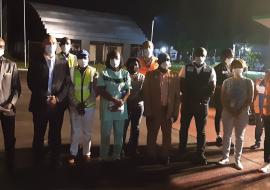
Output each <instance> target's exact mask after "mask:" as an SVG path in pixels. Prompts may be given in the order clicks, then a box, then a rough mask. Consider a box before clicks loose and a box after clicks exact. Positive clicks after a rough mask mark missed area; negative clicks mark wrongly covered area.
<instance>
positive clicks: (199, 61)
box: [194, 57, 206, 65]
mask: <svg viewBox="0 0 270 190" xmlns="http://www.w3.org/2000/svg"><path fill="white" fill-rule="evenodd" d="M205 59H206V57H195V59H194V61H195V63H196V65H202V64H203V63H204V61H205Z"/></svg>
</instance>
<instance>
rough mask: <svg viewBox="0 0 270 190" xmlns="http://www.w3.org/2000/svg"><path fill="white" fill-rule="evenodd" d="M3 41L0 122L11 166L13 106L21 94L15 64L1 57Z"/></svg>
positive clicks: (13, 136)
mask: <svg viewBox="0 0 270 190" xmlns="http://www.w3.org/2000/svg"><path fill="white" fill-rule="evenodd" d="M4 51H5V41H4V40H3V39H2V38H0V120H1V124H2V130H3V134H4V144H5V152H6V161H7V166H8V167H12V166H13V160H14V150H15V141H16V139H15V104H16V103H17V100H18V98H19V96H20V94H21V84H20V79H19V75H18V70H17V66H16V63H14V62H11V61H10V60H8V59H6V58H5V57H3V55H4Z"/></svg>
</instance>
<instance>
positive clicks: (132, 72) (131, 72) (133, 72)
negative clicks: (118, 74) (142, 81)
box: [128, 69, 136, 75]
mask: <svg viewBox="0 0 270 190" xmlns="http://www.w3.org/2000/svg"><path fill="white" fill-rule="evenodd" d="M128 72H129V74H131V75H134V74H135V73H136V71H134V69H128Z"/></svg>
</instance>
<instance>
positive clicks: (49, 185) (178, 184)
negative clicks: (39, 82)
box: [0, 72, 270, 190]
mask: <svg viewBox="0 0 270 190" xmlns="http://www.w3.org/2000/svg"><path fill="white" fill-rule="evenodd" d="M20 74H21V80H22V89H23V91H22V96H21V99H20V101H19V102H18V106H17V110H18V113H17V118H16V122H17V123H16V137H17V143H16V148H17V151H16V155H17V157H16V167H15V170H14V172H12V173H10V172H7V171H6V170H5V167H4V164H3V140H2V138H3V137H2V134H1V135H0V139H1V140H0V151H1V153H0V189H1V190H2V189H70V190H73V189H155V190H159V189H161V190H166V189H269V187H270V180H269V179H270V178H269V177H270V176H269V175H263V174H260V173H259V172H258V168H260V166H261V164H262V163H263V159H262V158H263V151H262V150H259V151H255V152H252V151H250V150H249V149H248V147H249V146H250V145H251V144H252V143H253V141H254V127H253V126H249V127H248V129H247V132H246V135H245V148H244V154H243V157H242V161H243V164H244V167H245V169H244V170H243V171H237V170H236V169H235V168H234V167H233V163H232V164H230V165H229V166H227V167H219V166H216V161H217V160H218V159H219V158H220V157H221V148H218V147H216V146H215V145H214V143H213V141H214V140H215V132H214V121H213V117H214V111H213V110H212V109H211V110H210V114H209V120H208V125H207V141H208V143H207V145H208V146H207V156H208V160H209V164H208V165H207V166H203V167H202V166H196V165H194V164H192V159H193V157H194V150H195V144H194V142H195V139H196V138H195V137H196V132H195V126H194V122H193V123H192V125H191V128H190V136H189V152H190V153H189V154H188V155H187V156H185V157H183V156H181V155H178V154H177V144H178V130H179V121H178V122H176V124H175V125H174V129H173V132H172V142H173V147H172V155H173V156H172V161H173V162H172V164H171V165H169V166H163V165H145V164H144V162H143V160H142V159H138V160H136V161H132V160H127V159H126V160H124V161H122V162H120V163H110V164H104V163H99V162H98V161H97V160H96V158H97V156H98V145H99V141H100V135H99V115H98V112H96V116H95V125H94V129H93V134H94V135H93V155H94V161H93V162H92V163H90V164H89V165H80V166H78V167H74V168H69V167H67V166H66V165H63V166H62V167H61V168H59V169H56V170H51V169H50V168H48V167H47V165H46V163H45V164H44V166H41V167H38V168H36V167H34V166H33V164H32V154H31V142H32V136H33V126H32V116H31V114H30V113H29V112H28V103H29V98H30V94H29V91H28V89H27V86H26V83H25V78H26V73H25V72H21V73H20ZM62 139H63V151H62V152H63V155H62V158H63V160H64V159H65V157H66V156H67V155H68V144H69V141H70V127H69V117H68V114H67V113H66V115H65V121H64V126H63V130H62ZM112 140H113V139H112ZM158 141H159V142H161V138H160V135H159V139H158ZM145 142H146V127H145V121H144V120H143V121H142V126H141V134H140V151H141V152H142V154H143V153H144V149H145ZM231 160H232V161H233V156H232V159H231Z"/></svg>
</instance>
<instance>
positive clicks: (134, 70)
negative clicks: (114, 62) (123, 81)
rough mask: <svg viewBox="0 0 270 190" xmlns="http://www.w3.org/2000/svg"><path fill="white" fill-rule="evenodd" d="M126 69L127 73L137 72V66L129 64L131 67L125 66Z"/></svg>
mask: <svg viewBox="0 0 270 190" xmlns="http://www.w3.org/2000/svg"><path fill="white" fill-rule="evenodd" d="M127 70H128V72H129V74H131V75H134V74H135V73H137V72H138V67H134V66H131V67H129V68H127Z"/></svg>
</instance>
